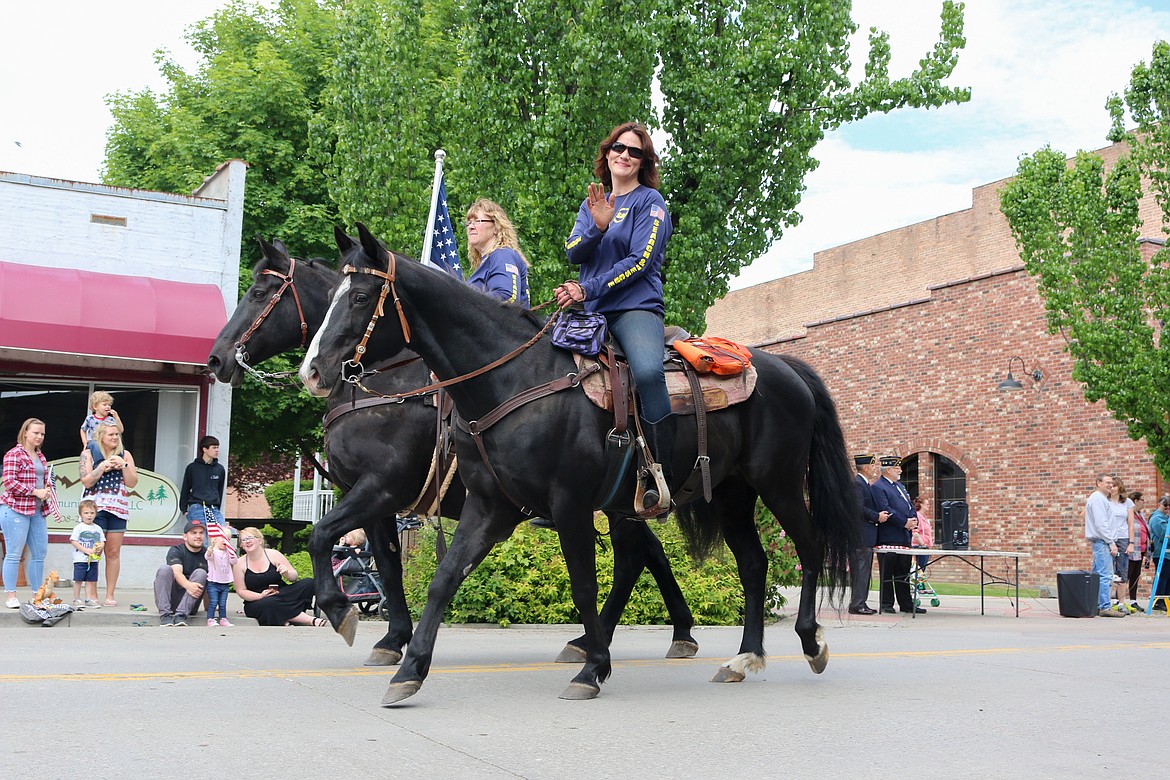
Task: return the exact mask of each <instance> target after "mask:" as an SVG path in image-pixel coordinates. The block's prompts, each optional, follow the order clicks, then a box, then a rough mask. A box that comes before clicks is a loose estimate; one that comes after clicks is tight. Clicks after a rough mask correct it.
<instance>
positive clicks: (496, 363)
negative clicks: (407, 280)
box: [341, 252, 560, 400]
mask: <svg viewBox="0 0 1170 780" xmlns="http://www.w3.org/2000/svg"><path fill="white" fill-rule="evenodd" d="M387 254H389V255H390V262H389V264H388V266H387V270H386V271H379V270H377V269H375V268H356V267H354V266H353V265H348V264H347V265H346V266H345V267H344V268H342V269H341V272H342V273H343V274H369V275H370V276H376V277H378V278H380V279H382V280H383V281H382V289H381V291H380V293H379V295H378V304H377V305H376V306H375V307H374V313H373V314H371V315H370V322H369V324H367V325H366V330H365V332H364V333H363V334H362V339H361V341H360V342H358V345H357V346H356V347H355V348H354V350H353V357H352V358H351V359H349V360H347V361H345V362H344V363H342V364H341V378H342V380H344V381H346V382H349V383H350V384H354V385H357V386H358V387H360V388H361V389H362V392H364V393H366V394H368V395H371V396H375V397H377V398H382V399H384V400H399V399H404V398H412V397H414V396H417V395H424V394H426V393H431V392H434V391H436V390H439V389H441V388H444V387H450V386H451V385H457V384H459V383H460V382H466V381H467V380H468V379H474V378H475V377H477V376H482V375H483V374H486V373H487V372H489V371H491V370H492V369H495V368H499V367H500V366H502V365H504V364H505V363H507V362H509V361H510V360H513V359H514V358H516V357H518V356H519V355H520V354H521V353H523V352H524V351H525V350H527V349H528V348H529V347H531V346H532V345H534V344H535V343H536V342H538V341H540V339H541V337H543V336H544V334H545V333H547V332H548V330H549V328H551V327H552V326H553V324H554V323H555V322H556V321H557V317H558V315H559V314H560V312H559V311H558V312H557V315H554V316H552V317H549V318H548V321H547V322H545V323H544V327H542V328H541V329H540V330H538V331H537V332H536V335H535V336H533V337H532V338H530V339H529V340H528V341H526V342H524V343H523V344H521V345H520V346H519V347H516V349H514V350H512V351H511V352H509V353H508V354H506V355H504V356H502V357H499V358H496V359H495V360H493V361H492V362H490V363H488V364H487V365H486V366H480V367H479V368H477V369H475V370H474V371H469V372H468V373H466V374H460V375H459V376H456V377H452V378H451V379H444V380H442V381H440V382H433V383H431V384H429V385H425V386H424V387H420V388H418V389H415V390H407V391H406V392H402V393H393V394H391V395H386V394H384V393H379V392H378V391H376V390H371V389H370V388H368V387H366V386H365V385H363V384H362V377H365V376H369V375H370V374H373V373H376V372H375V371H372V370H367V369H366V368H365V367H364V366H362V361H361V359H362V356H363V355H365V354H366V344H367V343H368V342H369V340H370V336H372V335H373V333H374V327H375V326H376V325H377V324H378V320H380V319H382V317H384V316H386V312H385V304H386V297H387V296H388V295H390V293H393V294H394V298H393V300H394V308H395V309H396V310H397V311H398V322H399V324H400V325H401V326H402V336H403V339H404V340H405V341H406V343H407V344H409V343H410V324H409V323H408V322H407V321H406V312H405V311H403V309H402V299H400V298H399V297H398V289H397V288H396V287H395V286H394V282H395V277H396V268H397V261H396V258H395V257H394V253H393V252H389V253H387ZM548 303H551V301H549V302H548ZM548 303H543V304H541V305H540V306H537V307H536V308H534V309H532V310H531V311H537V310H539V309H542V308H544V307H545V306H547V305H548ZM349 369H352V371H350V370H349Z"/></svg>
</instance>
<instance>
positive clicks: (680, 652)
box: [666, 639, 699, 658]
mask: <svg viewBox="0 0 1170 780" xmlns="http://www.w3.org/2000/svg"><path fill="white" fill-rule="evenodd" d="M698 653H699V644H698V643H697V642H690V641H688V640H686V639H676V640H674V641H673V642H671V643H670V649H668V650H667V651H666V657H667V658H694V657H695V656H696V655H698Z"/></svg>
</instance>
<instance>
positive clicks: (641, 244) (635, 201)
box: [565, 185, 671, 316]
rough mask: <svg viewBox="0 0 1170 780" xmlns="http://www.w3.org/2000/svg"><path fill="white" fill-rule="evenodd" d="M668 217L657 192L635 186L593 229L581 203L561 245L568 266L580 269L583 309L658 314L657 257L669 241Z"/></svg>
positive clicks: (659, 281)
mask: <svg viewBox="0 0 1170 780" xmlns="http://www.w3.org/2000/svg"><path fill="white" fill-rule="evenodd" d="M670 232H671V223H670V214H669V213H668V212H667V210H666V201H665V200H663V198H662V195H661V194H660V193H659V192H658V190H654V189H651V188H650V187H645V186H642V185H639V186H638V187H637V188H636V189H634V190H633V191H632V192H629V193H627V194H625V195H619V196H617V197H616V198H614V213H613V220H612V221H611V222H610V223H609V228H608V229H607V230H606V231H605V232H604V233H602V232H600V231H599V230H598V229H597V225H595V224H594V222H593V215H592V214H590V213H589V204H588V201H582V202H581V208H580V210H579V211H578V212H577V222H576V224H574V225H573V232H572V233H571V234H570V235H569V238H568V240H567V241H565V252H566V253H567V254H568V257H569V262H570V263H573V264H575V265H579V266H581V271H580V274H579V276H578V281H580V283H581V287H582V288H583V289H584V290H585V309H586V311H595V312H600V313H602V314H613V313H615V312H622V311H634V310H643V311H652V312H655V313H657V314H658V315H659V316H661V315H662V314H663V313H664V310H665V307H664V306H663V303H662V277H661V276H660V275H659V269H660V268H661V267H662V257H663V254H664V252H665V249H666V242H667V240H668V239H669V238H670Z"/></svg>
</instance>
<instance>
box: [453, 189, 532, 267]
mask: <svg viewBox="0 0 1170 780" xmlns="http://www.w3.org/2000/svg"><path fill="white" fill-rule="evenodd" d="M472 214H483V215H484V216H485V217H487V218H488V219H490V220H491V221H492V222H494V223H496V238H495V245H494V246H493V247H492V249H496V248H497V247H501V246H506V247H508V248H509V249H514V250H516V254H518V255H520V259H521V260H523V261H524V265H526V266H530V265H532V263H530V262H528V258H527V257H525V256H524V252H523V251H522V250H521V249H520V239H519V238H517V236H516V226H515V225H513V224H512V220H510V219H508V215H507V213H506V212H505V211H504V209H503V207H502V206H500V204H498V203H496V202H495V201H494V200H488V199H487V198H480V199H479V200H477V201H475V203H472V204H471V206H469V207H468V209H467V219H471V215H472ZM488 251H489V252H491V250H490V249H489V250H488ZM467 256H468V259H470V260H471V269H472V270H473V271H474V270H475V269H476V268H479V264H480V262H482V261H483V256H482V255H481V254H480V253H479V250H478V249H476V248H475V247H473V246H469V247H468V250H467Z"/></svg>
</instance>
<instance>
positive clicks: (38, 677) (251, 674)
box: [0, 642, 1170, 684]
mask: <svg viewBox="0 0 1170 780" xmlns="http://www.w3.org/2000/svg"><path fill="white" fill-rule="evenodd" d="M1167 649H1170V642H1139V643H1125V644H1111V645H1055V646H1051V647H984V648H965V649H961V650H894V651H884V652H873V653H833V654H832V656H831V658H832V659H833V660H838V661H839V660H842V659H848V658H856V659H893V658H945V657H954V656H975V655H1023V654H1029V653H1078V652H1086V651H1088V652H1109V653H1113V652H1117V651H1119V650H1167ZM768 661H769V663H801V664H803V663H805V660H804V658H803V657H802V656H792V655H783V656H769V657H768ZM719 663H721V661H720V660H719V659H715V658H681V659H667V658H657V659H647V660H623V661H615V662H614V664H613V666H614V668H615V669H621V668H623V667H626V668H631V667H647V666H650V667H667V666H670V667H677V666H682V665H695V664H703V665H708V664H715V665H718V664H719ZM572 666H573V665H572V664H556V663H552V662H551V661H547V662H542V663H535V664H473V665H464V666H448V667H431V671H430V674H431V675H442V674H512V673H516V672H548V671H566V670H568V669H570V668H572ZM397 668H398V667H361V668H347V669H234V670H233V669H221V670H217V671H205V672H121V673H120V672H106V673H102V674H85V673H72V674H0V684H7V683H29V682H49V681H53V682H132V681H142V680H215V679H221V680H222V679H231V680H246V679H273V680H280V679H287V678H304V677H390V676H392V675H393V674H394V672H395V671H396V670H397Z"/></svg>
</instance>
